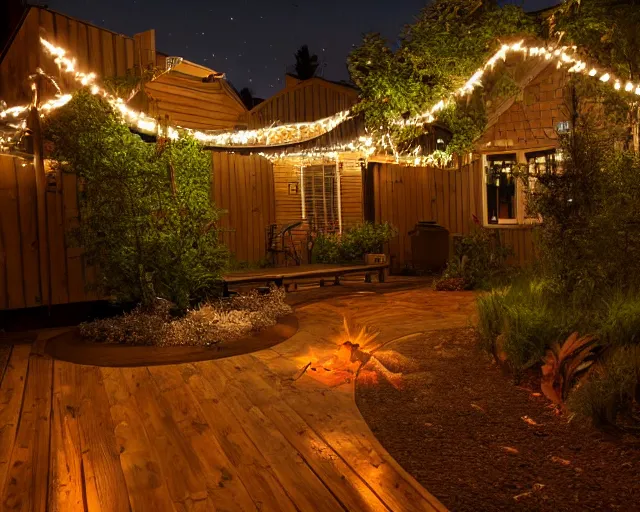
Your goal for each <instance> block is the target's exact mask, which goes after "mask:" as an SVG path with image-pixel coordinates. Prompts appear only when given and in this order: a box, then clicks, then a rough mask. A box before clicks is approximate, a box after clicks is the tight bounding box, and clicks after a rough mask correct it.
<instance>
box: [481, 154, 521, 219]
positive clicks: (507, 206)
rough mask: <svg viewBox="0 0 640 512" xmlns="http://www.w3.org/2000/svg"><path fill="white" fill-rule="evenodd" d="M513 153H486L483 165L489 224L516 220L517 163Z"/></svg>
mask: <svg viewBox="0 0 640 512" xmlns="http://www.w3.org/2000/svg"><path fill="white" fill-rule="evenodd" d="M517 163H518V162H517V159H516V155H515V154H508V155H488V156H487V164H486V167H485V180H486V187H487V212H486V213H487V222H488V223H489V224H500V223H506V224H509V223H515V222H517V214H518V208H517V207H518V204H517V203H518V201H517V197H518V196H517V190H518V186H517V185H518V184H517V181H518V180H517V178H516V176H515V175H514V171H515V167H516V165H517Z"/></svg>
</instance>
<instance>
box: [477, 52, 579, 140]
mask: <svg viewBox="0 0 640 512" xmlns="http://www.w3.org/2000/svg"><path fill="white" fill-rule="evenodd" d="M567 81H568V75H567V73H566V71H564V70H562V69H557V68H556V66H555V65H554V64H550V65H549V66H547V67H546V68H545V69H544V71H542V72H541V73H540V74H539V75H538V76H537V77H536V78H534V79H533V80H532V81H531V82H530V83H529V85H527V86H526V87H525V88H524V90H523V91H522V92H521V93H520V94H519V95H518V96H517V97H516V98H515V100H514V101H513V104H512V105H511V106H510V107H509V108H508V109H507V110H506V111H505V112H503V113H502V114H501V115H500V116H499V117H498V119H497V121H496V122H495V124H493V125H492V126H490V127H489V128H488V129H487V130H486V131H485V133H484V134H483V136H482V137H481V138H480V140H479V141H478V143H477V145H476V147H477V149H478V151H481V152H484V153H487V152H489V153H490V152H491V151H504V150H510V149H514V150H516V149H532V150H535V149H537V148H549V147H555V146H557V145H558V136H557V134H556V126H557V124H558V123H559V122H560V121H568V120H569V119H570V117H569V112H568V110H567V108H566V105H565V102H566V88H565V86H566V84H567Z"/></svg>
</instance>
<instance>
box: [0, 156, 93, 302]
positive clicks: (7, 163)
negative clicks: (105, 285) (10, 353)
mask: <svg viewBox="0 0 640 512" xmlns="http://www.w3.org/2000/svg"><path fill="white" fill-rule="evenodd" d="M36 172H37V170H36V166H34V165H33V164H32V163H31V162H30V161H27V160H23V159H20V158H13V157H9V156H0V309H17V308H27V307H34V306H41V305H46V304H65V303H68V302H79V301H85V300H93V299H95V298H96V296H95V293H94V292H91V291H89V290H88V289H87V288H86V286H85V283H87V282H91V281H93V279H92V275H91V274H92V269H91V268H87V267H86V266H85V264H84V261H83V258H82V249H80V248H73V247H71V246H70V245H71V244H69V243H68V239H67V238H68V236H67V233H68V231H69V230H70V229H71V228H72V227H73V226H74V225H75V223H77V222H78V201H77V189H76V178H75V176H72V175H61V174H60V173H58V172H55V171H48V172H47V173H46V175H45V176H46V179H45V180H39V179H38V177H37V175H36ZM39 205H40V206H41V207H42V214H40V215H39V214H38V208H39ZM49 276H50V277H49Z"/></svg>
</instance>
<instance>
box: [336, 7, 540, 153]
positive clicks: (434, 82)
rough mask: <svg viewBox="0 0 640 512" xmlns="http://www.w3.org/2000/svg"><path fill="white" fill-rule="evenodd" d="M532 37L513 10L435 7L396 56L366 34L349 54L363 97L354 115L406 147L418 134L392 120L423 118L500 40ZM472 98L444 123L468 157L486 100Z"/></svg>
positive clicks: (530, 27) (410, 29) (407, 33)
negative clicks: (414, 116) (362, 116)
mask: <svg viewBox="0 0 640 512" xmlns="http://www.w3.org/2000/svg"><path fill="white" fill-rule="evenodd" d="M535 32H536V25H535V23H534V22H533V20H532V19H530V18H529V17H527V15H526V14H525V13H524V12H523V11H522V9H520V8H519V7H516V6H513V5H505V6H503V7H499V6H498V5H497V3H496V2H494V1H486V0H484V1H483V0H435V1H434V2H433V3H432V4H430V5H429V6H428V7H426V8H425V9H424V10H423V11H422V13H421V15H420V16H419V18H418V19H417V21H416V22H415V23H414V24H412V25H408V26H407V27H406V28H405V29H404V32H403V33H402V35H401V36H400V42H399V46H398V48H397V49H396V50H395V51H394V50H392V49H391V48H390V46H389V44H388V42H387V41H386V40H385V39H384V38H383V37H382V36H381V35H380V34H368V35H366V36H365V37H364V40H363V43H362V45H361V46H359V47H358V48H356V49H355V50H354V51H353V52H352V53H351V55H350V56H349V59H348V66H349V72H350V74H351V79H352V81H353V82H354V83H355V84H356V85H357V86H358V87H359V88H360V90H361V92H362V101H361V103H360V104H359V105H358V106H357V109H358V110H360V111H361V112H364V115H365V122H366V124H367V126H368V127H369V129H371V130H374V131H378V130H380V128H382V131H384V132H391V133H392V135H393V136H394V138H395V139H396V141H397V142H399V143H402V142H404V141H408V140H411V139H412V138H413V137H415V136H416V135H417V133H418V130H416V129H409V128H398V127H397V126H396V124H395V121H397V120H398V119H399V118H401V117H402V116H404V117H408V116H413V115H416V114H419V113H421V112H424V111H425V110H426V109H427V108H429V107H431V106H432V105H434V104H435V103H436V102H438V101H439V100H440V99H442V98H443V97H444V96H446V95H447V94H448V93H451V92H453V91H455V90H456V89H458V88H459V87H461V86H462V85H463V84H464V83H465V82H466V80H468V78H469V77H470V76H471V75H472V74H473V73H474V72H475V71H476V70H477V69H478V68H479V67H480V66H481V65H482V64H483V63H484V61H485V60H486V58H488V56H490V55H491V54H493V53H495V51H496V50H497V49H498V48H499V46H500V44H501V42H500V41H499V39H500V38H503V39H504V38H508V37H512V36H516V35H518V36H520V35H522V34H533V33H535ZM476 96H477V97H476V99H472V100H471V101H469V102H468V103H464V104H463V103H461V104H459V105H452V106H451V107H450V108H449V110H448V111H447V112H446V113H445V114H443V115H442V116H441V119H442V120H443V121H444V122H445V124H447V125H449V127H451V128H453V131H454V132H455V133H457V138H456V139H455V140H454V141H453V143H452V144H451V145H450V147H451V149H453V150H460V151H461V150H468V149H469V148H470V146H471V144H472V142H473V140H474V139H475V137H477V136H478V135H479V134H480V133H482V130H483V128H484V125H485V122H486V116H485V114H484V103H485V99H486V98H483V97H482V96H481V95H476ZM419 130H421V128H419Z"/></svg>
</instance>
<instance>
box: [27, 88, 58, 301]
mask: <svg viewBox="0 0 640 512" xmlns="http://www.w3.org/2000/svg"><path fill="white" fill-rule="evenodd" d="M38 90H39V84H38V87H37V88H36V91H35V101H34V104H35V105H37V104H38ZM28 126H29V129H30V130H31V136H32V144H33V156H34V161H33V164H34V165H33V167H34V170H35V174H36V197H37V211H38V245H39V247H38V249H39V250H38V259H39V262H40V300H41V302H42V304H43V305H45V304H46V305H47V306H49V308H51V306H52V304H51V303H52V302H53V301H52V297H51V293H52V290H51V254H50V246H49V219H48V216H47V177H46V174H45V169H44V141H43V138H42V125H41V124H40V114H39V112H38V108H37V107H35V106H34V107H32V108H31V112H30V113H29V119H28Z"/></svg>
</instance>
